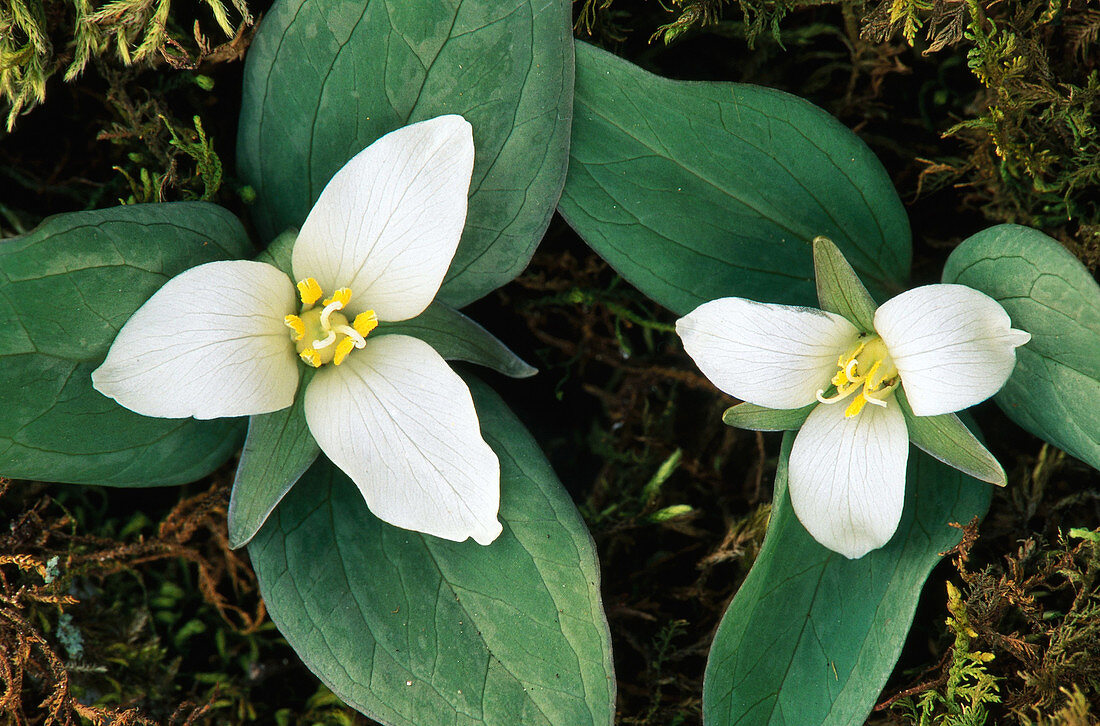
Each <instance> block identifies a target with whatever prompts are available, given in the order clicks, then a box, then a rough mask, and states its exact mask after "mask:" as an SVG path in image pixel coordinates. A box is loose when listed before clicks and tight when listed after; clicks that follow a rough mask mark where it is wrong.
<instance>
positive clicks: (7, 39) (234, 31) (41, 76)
mask: <svg viewBox="0 0 1100 726" xmlns="http://www.w3.org/2000/svg"><path fill="white" fill-rule="evenodd" d="M193 2H194V4H195V5H198V6H201V7H203V8H205V9H207V10H208V11H209V12H210V14H211V15H213V17H214V20H215V22H216V24H217V26H218V29H219V30H220V31H221V32H222V33H223V34H224V35H225V36H226V37H227V38H233V37H235V36H236V35H238V34H239V33H240V31H241V30H243V28H244V27H245V26H248V25H251V24H252V15H251V13H250V12H249V10H248V6H247V4H246V0H232V7H233V9H234V10H235V11H236V14H237V16H238V18H239V21H238V23H237V24H236V25H235V24H234V23H233V22H231V21H230V18H229V10H228V8H227V7H226V5H225V2H223V0H193ZM47 19H49V22H47ZM173 20H174V15H173V6H172V0H7V1H6V2H5V3H4V5H3V7H0V101H6V102H7V105H9V107H10V108H9V110H8V116H7V128H8V130H9V131H10V130H11V129H12V127H13V126H14V125H15V120H16V118H17V117H18V116H19V114H20V113H21V112H22V111H23V110H24V109H26V108H30V107H33V106H34V105H36V104H39V103H42V102H43V101H44V100H45V98H46V81H47V80H48V79H49V78H50V77H51V76H52V75H53V74H54V73H55V72H57V71H58V70H59V69H60V68H61V67H62V66H63V65H65V64H66V63H68V65H67V67H66V68H65V80H66V81H72V80H73V79H75V78H77V77H78V76H79V75H80V74H81V73H83V72H84V70H85V68H86V67H87V66H88V64H89V63H90V62H92V61H93V60H100V59H110V60H113V61H115V62H118V63H121V64H122V65H124V66H131V65H139V64H148V63H150V62H151V61H152V60H153V59H154V58H157V57H159V58H162V59H163V60H164V61H165V62H167V63H168V64H170V65H173V66H175V67H196V66H197V65H198V59H201V58H202V57H203V56H205V55H209V54H210V53H211V50H210V48H209V46H208V45H207V44H206V39H205V38H204V37H203V36H202V35H201V33H200V30H199V25H198V24H197V21H196V25H195V28H194V40H193V44H194V45H195V46H196V48H195V50H194V53H195V56H196V57H197V59H196V58H192V57H191V53H190V52H189V51H188V50H187V49H186V48H185V47H184V46H183V45H182V43H181V40H182V41H184V42H186V41H187V40H188V38H187V37H186V36H185V35H183V33H182V32H175V33H173V32H170V31H171V30H172V28H173ZM173 36H175V37H173ZM51 38H54V39H55V40H54V41H51ZM57 49H60V52H58V50H57ZM215 52H216V50H215Z"/></svg>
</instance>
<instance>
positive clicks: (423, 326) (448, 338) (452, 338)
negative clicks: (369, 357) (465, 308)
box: [375, 300, 538, 378]
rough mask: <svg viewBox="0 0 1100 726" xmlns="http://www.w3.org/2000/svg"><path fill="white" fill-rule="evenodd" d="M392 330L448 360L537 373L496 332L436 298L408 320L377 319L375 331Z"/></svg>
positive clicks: (516, 374)
mask: <svg viewBox="0 0 1100 726" xmlns="http://www.w3.org/2000/svg"><path fill="white" fill-rule="evenodd" d="M394 333H398V334H401V335H411V336H412V337H414V338H420V339H421V340H423V341H424V342H425V343H428V344H429V345H431V346H432V347H433V348H435V349H436V351H438V352H439V354H440V355H441V356H443V357H444V358H445V359H447V360H462V361H466V362H467V363H477V364H478V365H481V366H485V367H486V368H491V369H493V370H494V371H496V372H497V373H503V374H504V375H506V376H509V377H511V378H530V377H531V376H533V375H535V374H536V373H538V369H537V368H535V367H533V366H531V365H528V364H527V363H526V362H525V361H524V360H523V359H522V358H520V357H519V356H518V355H516V354H515V353H513V352H512V351H511V350H510V349H509V348H508V346H506V345H505V344H504V343H502V342H501V341H500V339H498V338H497V337H496V336H495V335H493V334H492V333H490V332H489V331H488V330H486V329H485V328H483V327H481V326H480V325H478V324H477V323H476V322H474V321H473V320H471V319H470V318H468V317H466V316H465V315H463V314H462V313H460V312H459V311H457V310H455V309H454V308H452V307H450V306H448V305H445V304H443V303H441V302H439V301H438V300H437V301H436V302H433V303H432V304H431V305H429V306H428V308H427V309H426V310H425V311H424V312H422V313H420V314H419V315H417V316H416V317H415V318H412V319H410V320H402V321H401V322H400V323H379V325H378V331H377V332H376V333H375V335H391V334H394Z"/></svg>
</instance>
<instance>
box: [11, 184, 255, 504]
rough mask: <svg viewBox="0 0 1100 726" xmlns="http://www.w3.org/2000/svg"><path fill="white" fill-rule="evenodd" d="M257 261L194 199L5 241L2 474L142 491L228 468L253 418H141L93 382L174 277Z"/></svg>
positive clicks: (125, 210)
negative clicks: (223, 263) (119, 336)
mask: <svg viewBox="0 0 1100 726" xmlns="http://www.w3.org/2000/svg"><path fill="white" fill-rule="evenodd" d="M248 253H249V244H248V238H247V236H246V235H245V232H244V229H243V228H242V227H241V225H240V222H238V221H237V219H236V218H235V217H233V215H231V214H229V213H228V212H226V211H225V210H223V209H220V208H218V207H216V206H214V205H212V204H203V203H188V202H181V203H174V204H149V205H144V204H143V205H132V206H124V207H117V208H114V209H104V210H100V211H94V212H75V213H72V214H62V215H58V216H55V217H50V218H49V219H47V220H45V221H44V222H42V224H41V225H39V226H38V227H36V228H35V229H34V230H33V231H31V232H30V233H28V234H25V235H22V236H20V237H14V238H11V239H8V240H4V241H3V242H0V390H3V391H5V398H4V406H3V408H2V409H0V474H3V475H4V476H8V477H16V478H23V479H38V480H45V481H56V482H67V483H75V484H107V485H111V486H122V487H142V486H157V485H166V484H180V483H183V482H188V481H193V480H195V479H198V478H200V477H202V476H204V475H206V474H207V473H209V472H210V471H212V470H213V469H214V468H215V467H217V466H218V465H219V464H221V463H222V462H223V461H225V460H226V459H227V458H228V457H229V456H230V454H232V452H233V451H234V450H235V449H236V447H237V445H238V444H239V442H240V435H241V434H242V433H243V427H244V421H243V420H239V419H237V420H235V419H223V420H218V421H202V422H199V421H195V420H193V419H185V420H180V419H158V418H147V417H145V416H139V415H138V414H136V413H133V412H131V411H128V410H126V409H124V408H122V407H121V406H119V405H118V404H116V403H115V402H114V401H112V400H111V399H109V398H107V397H106V396H103V395H102V394H100V393H99V392H98V391H96V390H95V389H93V388H92V379H91V374H92V371H93V370H95V369H96V368H97V367H98V366H99V364H100V363H101V362H102V361H103V358H104V356H105V355H106V354H107V350H108V348H110V346H111V342H112V341H113V340H114V338H115V334H116V333H117V332H118V330H119V328H121V327H122V325H123V323H125V322H126V320H127V319H129V317H130V315H131V314H133V312H134V311H135V310H137V309H138V308H139V307H140V306H141V305H142V304H143V303H144V302H145V301H146V300H147V299H148V298H149V297H150V296H151V295H152V294H153V293H154V292H155V291H156V290H157V289H158V288H160V286H161V285H163V284H164V283H165V282H167V281H168V279H169V278H171V277H172V276H174V275H176V274H178V273H180V272H182V271H183V270H186V269H187V268H189V267H193V266H195V265H198V264H201V263H204V262H212V261H215V260H226V259H239V258H241V257H244V256H246V255H247V254H248Z"/></svg>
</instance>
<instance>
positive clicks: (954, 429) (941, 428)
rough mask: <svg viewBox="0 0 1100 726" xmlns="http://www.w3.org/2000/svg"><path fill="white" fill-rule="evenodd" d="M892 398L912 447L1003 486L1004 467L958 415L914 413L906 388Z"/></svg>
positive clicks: (971, 474)
mask: <svg viewBox="0 0 1100 726" xmlns="http://www.w3.org/2000/svg"><path fill="white" fill-rule="evenodd" d="M895 399H896V400H897V402H898V405H899V406H900V407H901V412H902V414H903V415H904V416H905V427H906V429H908V431H909V441H911V442H912V443H913V445H914V446H916V447H917V448H919V449H921V450H922V451H923V452H924V453H926V454H929V455H930V456H932V457H934V458H936V459H939V460H940V461H942V462H943V463H945V464H947V465H948V466H950V467H951V468H953V469H958V470H959V471H961V472H963V473H964V474H969V475H970V476H972V477H974V478H975V479H980V480H981V481H984V482H989V483H990V484H996V485H997V486H999V487H1003V486H1004V485H1005V483H1006V479H1005V470H1004V469H1003V468H1002V467H1001V464H1000V462H998V461H997V458H996V457H995V456H993V454H991V453H989V449H987V448H985V446H983V445H982V442H981V441H978V437H977V436H975V435H974V434H972V433H970V429H968V428H967V427H966V424H964V423H963V422H962V420H960V419H959V417H958V416H956V415H955V414H953V413H945V414H943V415H941V416H917V415H916V414H915V413H913V409H912V407H911V406H910V405H909V399H907V398H906V397H905V391H904V390H903V389H900V388H899V389H898V391H897V393H896V394H895Z"/></svg>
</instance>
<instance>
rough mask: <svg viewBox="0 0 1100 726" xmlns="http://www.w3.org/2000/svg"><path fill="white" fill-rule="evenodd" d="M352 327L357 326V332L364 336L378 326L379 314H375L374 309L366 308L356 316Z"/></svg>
mask: <svg viewBox="0 0 1100 726" xmlns="http://www.w3.org/2000/svg"><path fill="white" fill-rule="evenodd" d="M351 327H353V328H355V332H357V333H359V335H362V336H363V337H364V338H365V337H367V335H368V334H369V333H370V331H372V330H374V329H375V328H377V327H378V316H377V315H375V313H374V311H373V310H366V311H364V312H361V313H359V314H358V315H356V316H355V322H353V323H352V324H351Z"/></svg>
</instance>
